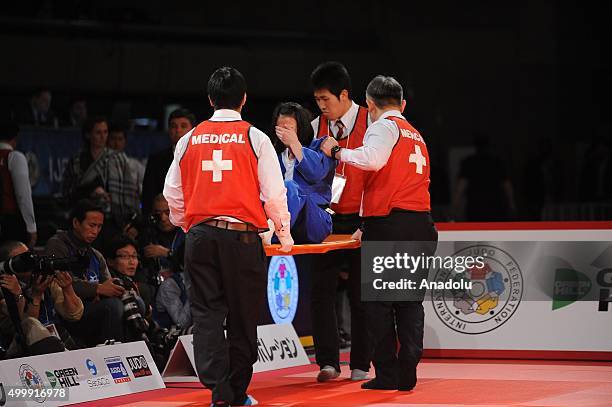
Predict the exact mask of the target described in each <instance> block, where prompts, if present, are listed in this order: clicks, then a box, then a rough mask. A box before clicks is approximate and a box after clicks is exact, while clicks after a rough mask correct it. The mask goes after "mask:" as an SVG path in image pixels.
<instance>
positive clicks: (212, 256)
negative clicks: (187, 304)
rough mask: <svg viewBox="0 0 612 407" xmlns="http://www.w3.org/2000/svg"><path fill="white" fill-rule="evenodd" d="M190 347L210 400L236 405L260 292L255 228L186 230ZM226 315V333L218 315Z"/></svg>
mask: <svg viewBox="0 0 612 407" xmlns="http://www.w3.org/2000/svg"><path fill="white" fill-rule="evenodd" d="M185 271H186V272H187V273H189V278H190V279H191V285H190V287H189V300H190V301H191V315H192V317H193V324H194V327H193V347H194V354H195V362H196V368H197V371H198V376H199V378H200V381H201V382H202V384H203V385H204V386H206V387H208V388H210V389H212V401H213V402H219V401H225V402H228V403H232V404H236V405H242V404H243V403H244V401H245V400H246V397H247V394H246V390H247V387H248V386H249V383H250V381H251V376H252V375H253V364H254V363H255V362H256V361H257V321H258V320H259V312H260V310H261V308H262V306H263V304H262V302H263V301H265V298H266V277H267V276H266V268H265V255H264V251H263V247H262V244H261V239H260V238H259V236H258V235H257V233H255V232H237V231H232V230H226V229H219V228H216V227H214V226H208V225H204V224H199V225H197V226H194V227H192V228H191V229H190V230H189V233H187V240H186V246H185ZM226 318H227V322H226V325H227V339H226V338H225V336H224V334H223V321H224V320H225V319H226Z"/></svg>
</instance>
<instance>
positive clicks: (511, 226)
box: [436, 221, 612, 231]
mask: <svg viewBox="0 0 612 407" xmlns="http://www.w3.org/2000/svg"><path fill="white" fill-rule="evenodd" d="M436 228H437V229H438V230H439V231H440V230H442V231H473V230H575V229H576V230H580V229H587V230H594V229H596V230H601V229H612V222H609V221H577V222H561V221H559V222H440V223H436Z"/></svg>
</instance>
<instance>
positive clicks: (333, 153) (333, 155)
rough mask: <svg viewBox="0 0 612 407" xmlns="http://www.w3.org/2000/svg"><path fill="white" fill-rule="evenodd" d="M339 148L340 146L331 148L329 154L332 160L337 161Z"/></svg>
mask: <svg viewBox="0 0 612 407" xmlns="http://www.w3.org/2000/svg"><path fill="white" fill-rule="evenodd" d="M340 149H341V147H340V146H333V147H332V148H331V150H330V152H331V156H332V158H333V159H334V160H338V158H336V154H337V153H338V151H340Z"/></svg>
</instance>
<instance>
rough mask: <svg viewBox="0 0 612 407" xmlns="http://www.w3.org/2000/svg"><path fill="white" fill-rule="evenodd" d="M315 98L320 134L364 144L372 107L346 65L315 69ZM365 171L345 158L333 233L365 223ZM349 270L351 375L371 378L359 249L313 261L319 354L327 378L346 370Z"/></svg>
mask: <svg viewBox="0 0 612 407" xmlns="http://www.w3.org/2000/svg"><path fill="white" fill-rule="evenodd" d="M310 79H311V85H312V88H313V92H314V98H315V101H316V102H317V105H318V106H319V109H321V115H320V116H319V117H317V118H316V119H315V120H314V121H313V122H312V126H313V129H314V131H315V135H316V137H317V138H321V137H328V136H329V137H333V138H334V139H336V140H337V142H338V144H339V145H341V146H343V147H345V148H351V149H353V148H358V147H361V146H362V144H363V135H364V134H365V132H366V129H367V127H368V111H367V109H366V108H364V107H362V106H359V105H358V104H357V103H355V102H353V100H352V99H351V78H350V76H349V73H348V71H347V69H346V68H345V67H344V65H342V64H340V63H339V62H325V63H322V64H321V65H319V66H317V67H316V68H315V70H314V71H313V72H312V74H311V77H310ZM363 178H364V172H363V171H362V170H361V169H359V168H357V167H353V166H350V165H346V164H344V163H340V164H339V165H338V167H337V168H336V175H335V177H334V182H333V184H332V204H331V209H332V210H333V211H334V212H335V213H334V215H333V216H332V220H333V233H337V234H338V233H341V234H352V233H353V232H354V231H355V229H357V227H359V225H360V224H361V220H360V219H359V207H360V205H361V194H362V193H363ZM341 272H343V274H344V273H348V290H349V300H350V306H351V361H350V368H351V379H352V380H365V379H367V374H368V370H369V369H370V351H369V346H368V338H367V328H366V325H365V321H366V318H365V307H364V304H363V303H362V302H361V295H360V288H361V287H360V281H361V279H360V255H359V251H358V250H339V251H334V252H331V253H327V254H325V255H321V256H318V258H317V259H316V261H315V264H314V265H313V267H312V273H311V275H312V291H311V292H312V295H311V317H312V331H313V334H312V336H313V340H314V345H315V352H316V360H317V364H318V365H319V368H320V372H319V374H318V376H317V380H318V381H320V382H324V381H327V380H331V379H335V378H336V377H338V376H339V375H340V361H339V354H340V346H339V338H338V323H337V312H339V311H337V310H336V304H335V303H336V289H337V287H338V276H339V275H340V273H341Z"/></svg>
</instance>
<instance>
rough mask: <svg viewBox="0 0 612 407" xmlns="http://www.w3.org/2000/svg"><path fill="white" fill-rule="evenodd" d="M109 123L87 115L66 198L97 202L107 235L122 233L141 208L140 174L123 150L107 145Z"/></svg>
mask: <svg viewBox="0 0 612 407" xmlns="http://www.w3.org/2000/svg"><path fill="white" fill-rule="evenodd" d="M107 138H108V124H107V121H106V119H105V118H103V117H100V116H98V117H92V118H88V119H87V120H86V121H85V124H84V125H83V142H84V146H83V149H81V151H80V152H79V153H78V154H77V155H75V156H74V157H72V158H71V159H70V161H69V162H68V165H67V166H66V170H65V172H64V181H63V182H64V184H63V193H64V197H65V198H67V199H69V200H71V201H76V200H79V199H83V198H90V199H94V200H96V201H98V203H99V204H100V205H101V206H102V207H103V209H104V211H105V214H106V223H105V225H104V226H105V230H104V232H103V233H104V235H105V236H108V237H110V236H114V235H116V234H118V233H121V231H122V228H123V226H124V223H125V221H126V220H127V218H129V217H130V216H131V215H132V214H133V213H135V212H139V211H140V201H139V196H138V183H137V175H136V174H135V173H133V172H131V171H130V166H129V163H128V159H127V157H126V156H125V154H123V153H118V152H116V151H113V150H111V149H108V148H106V141H107Z"/></svg>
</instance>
